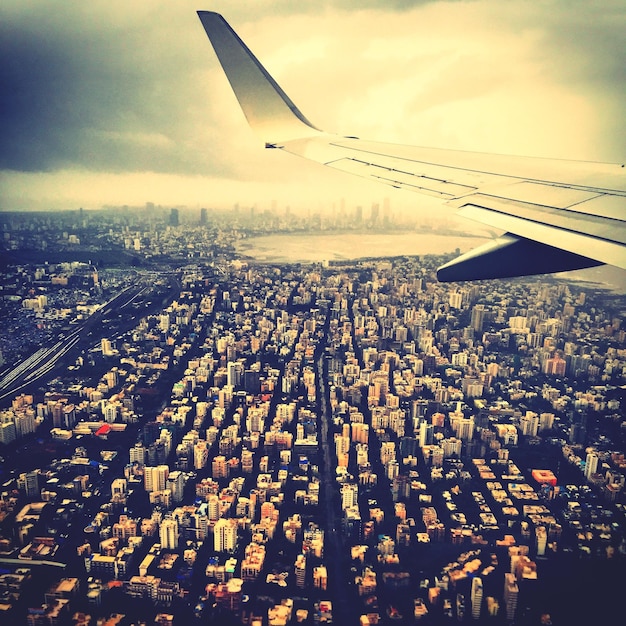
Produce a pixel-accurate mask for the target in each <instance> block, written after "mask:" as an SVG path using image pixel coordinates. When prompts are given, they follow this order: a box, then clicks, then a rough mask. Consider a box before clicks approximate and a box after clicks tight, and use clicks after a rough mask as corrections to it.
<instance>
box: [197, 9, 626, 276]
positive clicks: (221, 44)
mask: <svg viewBox="0 0 626 626" xmlns="http://www.w3.org/2000/svg"><path fill="white" fill-rule="evenodd" d="M198 15H199V17H200V20H201V22H202V25H203V26H204V29H205V31H206V33H207V35H208V37H209V39H210V41H211V43H212V45H213V48H214V49H215V52H216V54H217V57H218V59H219V61H220V63H221V65H222V68H223V69H224V72H225V74H226V76H227V78H228V80H229V82H230V84H231V87H232V88H233V91H234V92H235V95H236V97H237V99H238V101H239V104H240V105H241V108H242V110H243V112H244V114H245V116H246V118H247V120H248V122H249V124H250V126H251V127H252V128H253V130H254V131H256V132H257V133H259V134H260V136H261V137H262V139H263V140H264V141H265V145H266V147H268V148H278V149H282V150H284V151H286V152H290V153H292V154H296V155H298V156H301V157H304V158H307V159H310V160H312V161H316V162H318V163H322V164H323V165H326V166H329V167H332V168H334V169H338V170H341V171H344V172H347V173H350V174H355V175H358V176H362V177H365V178H369V179H372V180H375V181H377V182H381V183H384V184H387V185H391V186H392V187H396V188H402V189H407V190H409V191H414V192H417V193H422V194H427V195H430V196H435V197H438V198H440V199H441V200H442V201H443V202H445V203H447V204H450V205H452V206H455V207H457V208H458V210H459V213H460V214H461V215H463V216H465V217H468V218H470V219H473V220H476V221H478V222H481V223H483V224H487V225H489V226H492V227H496V228H498V229H500V230H503V231H505V233H506V234H505V235H503V236H502V237H499V238H497V239H495V240H493V241H490V242H489V243H487V244H486V245H484V246H481V247H479V248H476V249H474V250H472V251H471V252H469V253H467V254H464V255H462V256H460V257H458V258H456V259H454V260H453V261H451V262H450V263H447V264H446V265H444V266H442V267H440V268H439V269H438V271H437V277H438V278H439V280H441V281H455V280H475V279H486V278H505V277H512V276H527V275H531V274H541V273H551V272H559V271H565V270H571V269H581V268H585V267H593V266H596V265H602V264H605V263H606V264H610V265H615V266H617V267H620V268H622V269H626V220H625V219H624V217H625V213H626V212H625V210H624V208H625V205H626V172H625V170H624V167H623V166H622V165H617V164H601V163H586V162H580V161H564V160H561V161H558V160H551V159H533V158H526V157H515V156H505V155H493V154H482V153H474V152H463V151H455V150H443V149H437V148H421V147H417V146H403V145H397V144H385V143H378V142H370V141H362V140H360V139H357V138H354V137H341V136H338V135H333V134H329V133H326V132H323V131H321V130H320V129H318V128H316V127H315V126H314V125H313V124H312V123H311V122H309V120H308V119H307V118H306V117H305V116H304V115H303V114H302V112H301V111H300V110H299V109H298V107H297V106H296V105H295V104H294V103H293V102H292V101H291V99H290V98H289V97H288V96H287V94H286V93H285V92H284V91H283V90H282V89H281V88H280V86H279V85H278V83H276V81H275V80H274V79H273V78H272V77H271V76H270V74H269V73H268V72H267V70H266V69H265V68H264V67H263V66H262V65H261V63H260V62H259V61H258V59H257V58H256V57H255V56H254V55H253V54H252V52H251V51H250V50H249V49H248V47H247V46H246V45H245V44H244V43H243V41H242V40H241V39H240V38H239V36H238V35H237V34H236V33H235V31H234V30H233V29H232V28H231V27H230V26H229V25H228V23H227V22H226V20H225V19H224V18H223V17H222V16H221V15H219V14H218V13H214V12H211V11H199V12H198Z"/></svg>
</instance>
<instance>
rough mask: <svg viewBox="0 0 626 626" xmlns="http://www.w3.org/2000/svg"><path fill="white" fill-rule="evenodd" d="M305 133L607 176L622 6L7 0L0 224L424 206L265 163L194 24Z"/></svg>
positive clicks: (280, 159)
mask: <svg viewBox="0 0 626 626" xmlns="http://www.w3.org/2000/svg"><path fill="white" fill-rule="evenodd" d="M198 9H208V10H216V11H218V12H221V13H222V14H223V15H224V16H225V17H226V19H227V21H228V22H229V23H230V24H231V26H233V28H234V29H235V30H236V31H237V32H238V33H239V35H240V36H241V37H242V38H243V39H244V41H245V42H246V43H247V44H248V46H249V47H250V48H251V49H252V51H253V52H254V53H255V54H256V56H257V57H258V58H259V59H260V61H261V62H262V63H263V64H264V65H265V67H266V68H267V69H268V70H269V71H270V73H271V74H272V75H273V76H274V77H275V78H276V79H277V81H278V82H279V83H280V84H281V86H282V87H283V89H284V90H285V91H286V92H287V94H289V96H290V97H291V99H292V100H293V101H294V102H295V103H296V104H297V105H298V106H299V108H300V109H301V110H302V111H303V113H304V114H305V115H306V116H307V117H308V119H310V120H311V121H312V122H313V123H314V124H315V125H316V126H318V127H321V128H324V129H325V130H328V131H332V132H339V133H341V134H349V135H358V136H359V137H362V138H367V139H376V140H381V141H390V142H401V143H409V144H415V145H423V146H440V147H448V148H460V149H466V150H478V151H490V152H500V153H508V154H523V155H537V156H554V157H564V158H575V159H585V160H597V161H610V162H615V161H620V162H621V161H622V160H623V159H624V158H625V155H626V150H625V148H626V135H625V132H624V120H625V119H626V115H625V114H626V111H625V108H626V104H625V103H626V98H625V97H624V85H626V80H625V78H626V77H625V73H626V62H625V60H626V59H625V55H624V41H623V37H624V33H625V32H626V3H625V2H624V0H603V2H602V3H600V4H596V3H591V2H588V1H586V0H585V1H578V0H552V1H550V0H546V1H535V2H531V1H521V0H507V1H506V2H503V1H502V0H482V1H476V2H473V1H457V2H440V1H433V2H429V1H426V0H421V1H419V0H416V1H413V2H411V1H408V0H407V1H401V0H397V1H395V2H394V1H389V0H386V1H380V2H378V1H374V0H369V1H363V0H359V1H356V0H354V1H353V0H335V1H331V0H329V1H326V2H324V1H321V0H317V1H313V0H306V1H302V0H301V1H299V2H291V1H289V0H282V1H281V0H278V1H276V0H275V1H272V0H241V1H236V2H233V1H232V0H229V1H227V0H216V1H213V2H206V3H204V4H202V3H199V2H198V0H194V2H191V1H190V0H176V1H175V2H174V1H172V0H167V1H165V0H162V1H160V0H150V1H142V0H133V2H129V1H128V0H119V1H118V0H106V1H101V0H90V1H89V2H85V1H84V0H64V1H63V2H53V3H52V2H49V1H45V0H39V1H37V0H2V2H1V3H0V58H1V59H2V62H1V63H0V210H14V209H45V208H54V209H75V208H77V207H79V206H83V207H85V208H99V207H100V206H102V205H109V204H129V205H143V204H145V202H147V201H151V202H154V203H156V204H162V205H166V206H168V205H171V206H173V205H189V206H192V207H194V206H207V207H228V206H232V205H233V204H234V203H235V202H239V203H241V204H244V205H245V204H250V205H251V204H254V203H256V204H257V205H258V206H260V207H263V206H269V205H270V203H271V202H272V201H276V202H277V203H278V206H281V205H285V204H290V205H291V207H292V208H297V207H299V206H309V207H311V206H321V205H322V204H326V205H328V204H330V203H331V202H333V201H336V200H337V199H339V198H341V197H344V198H346V199H347V200H348V201H349V202H355V203H356V202H360V203H368V202H372V201H379V200H380V199H381V198H383V197H385V196H388V197H391V201H392V205H393V204H394V203H396V205H398V204H414V205H416V206H419V204H420V202H421V199H420V197H419V196H413V195H412V194H410V193H407V192H404V193H402V192H396V191H394V190H391V189H388V188H386V187H379V186H376V185H374V184H373V183H369V182H366V181H363V180H361V179H358V178H353V177H350V176H348V175H345V174H340V173H338V172H333V171H330V170H327V168H323V167H322V166H319V165H316V164H314V163H308V162H306V161H302V160H301V159H298V158H297V157H293V156H289V155H286V154H282V153H280V152H279V151H272V150H269V151H267V150H264V149H263V147H262V144H261V143H260V141H259V139H258V138H257V137H256V136H255V135H254V134H253V133H252V131H251V130H250V129H249V127H248V126H247V123H246V122H245V119H244V117H243V114H242V113H241V111H240V109H239V107H238V105H237V103H236V100H235V98H234V96H233V94H232V92H231V90H230V87H229V86H228V83H227V81H226V78H225V77H224V75H223V73H222V71H221V69H220V68H219V65H218V62H217V59H216V57H215V54H214V52H213V49H212V47H211V45H210V43H209V41H208V39H207V37H206V35H205V33H204V30H203V28H202V25H201V24H200V21H199V19H198V17H197V15H196V10H198Z"/></svg>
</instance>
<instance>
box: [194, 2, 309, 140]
mask: <svg viewBox="0 0 626 626" xmlns="http://www.w3.org/2000/svg"><path fill="white" fill-rule="evenodd" d="M198 17H199V18H200V21H201V22H202V25H203V26H204V30H205V31H206V34H207V35H208V37H209V40H210V41H211V44H212V45H213V48H214V49H215V53H216V54H217V58H218V59H219V61H220V63H221V65H222V68H223V69H224V72H225V73H226V76H227V78H228V81H229V82H230V85H231V87H232V88H233V91H234V92H235V96H237V100H238V101H239V104H240V105H241V108H242V109H243V112H244V115H245V116H246V119H247V120H248V123H249V124H250V126H251V127H252V129H253V130H254V131H255V132H257V133H258V134H259V135H260V136H261V137H262V139H263V140H264V141H265V143H266V145H268V146H276V144H280V143H282V142H285V141H289V140H291V139H301V138H304V137H310V136H313V135H317V134H319V133H320V132H321V131H320V130H319V129H317V128H315V126H313V124H311V122H309V120H307V118H306V117H305V116H304V115H303V114H302V113H301V112H300V110H299V109H298V107H297V106H296V105H295V104H294V103H293V102H292V101H291V99H290V98H289V96H288V95H287V94H286V93H285V92H284V91H283V90H282V89H281V88H280V86H279V85H278V83H277V82H276V81H275V80H274V79H273V78H272V77H271V76H270V74H269V73H268V72H267V70H266V69H265V68H264V67H263V66H262V65H261V63H260V62H259V60H258V59H257V58H256V57H255V56H254V54H252V52H251V51H250V50H249V48H248V47H247V46H246V44H245V43H244V42H243V41H242V40H241V39H240V38H239V36H238V35H237V33H236V32H235V31H234V30H233V29H232V28H231V27H230V26H229V24H228V22H226V20H225V19H224V18H223V17H222V16H221V15H220V14H219V13H215V12H213V11H198Z"/></svg>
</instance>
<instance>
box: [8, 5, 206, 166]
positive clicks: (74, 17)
mask: <svg viewBox="0 0 626 626" xmlns="http://www.w3.org/2000/svg"><path fill="white" fill-rule="evenodd" d="M64 6H65V7H69V6H70V5H69V4H66V5H64ZM124 16H125V17H126V18H129V19H127V20H125V21H121V20H119V21H118V20H116V19H114V17H115V14H114V12H111V13H110V14H107V13H106V12H103V11H92V12H90V11H89V10H88V9H80V8H77V7H76V6H74V7H73V8H72V9H71V10H69V9H68V8H66V9H64V10H63V9H62V10H60V11H59V10H55V11H54V12H52V11H50V12H43V11H42V12H40V13H39V14H38V15H37V17H36V19H35V12H34V11H32V10H31V11H30V12H29V11H24V12H22V13H18V14H15V13H14V14H13V15H6V14H5V15H4V16H3V17H5V18H7V17H8V18H9V19H2V17H0V57H1V58H2V59H3V63H2V64H0V136H2V147H1V148H0V168H2V169H12V170H20V171H50V170H55V169H60V168H67V167H70V168H72V167H83V168H87V169H92V170H107V171H129V170H130V171H142V170H152V171H157V172H158V171H163V172H165V171H167V172H189V173H199V171H201V170H203V169H204V170H205V172H203V173H206V170H207V169H208V168H209V167H210V163H211V162H212V159H210V156H211V154H210V153H211V141H210V138H211V129H210V128H205V129H197V128H196V129H192V128H190V124H191V123H192V119H190V117H189V116H188V113H189V111H190V110H195V111H199V110H200V109H203V110H204V111H205V112H206V114H207V117H208V116H209V114H210V110H211V104H212V103H211V101H210V99H209V101H208V102H207V98H206V92H205V91H200V90H199V89H197V84H198V82H200V79H201V72H202V69H201V68H203V62H204V68H203V69H204V70H206V67H207V66H208V64H207V63H206V60H207V59H208V58H209V52H210V49H208V48H206V49H205V56H204V58H202V57H199V56H194V55H192V54H190V53H189V50H190V47H189V46H186V44H185V42H184V41H181V40H180V36H179V33H180V32H189V29H191V28H194V27H195V28H196V29H197V30H198V32H199V26H198V24H197V19H196V17H195V15H194V14H193V13H192V12H190V13H189V15H188V16H187V15H185V18H188V22H189V24H188V25H187V24H179V25H176V24H173V23H171V21H168V20H163V19H161V20H159V22H158V24H157V25H156V28H155V21H154V18H153V17H152V18H150V16H148V15H145V14H144V13H142V12H139V13H135V14H132V12H130V15H129V14H124ZM183 29H184V30H183ZM191 32H194V31H191ZM191 48H193V46H191ZM194 79H195V80H194ZM196 81H197V82H196ZM201 139H204V140H205V141H202V142H201V143H202V144H203V146H204V147H203V148H202V149H203V150H204V151H205V152H206V153H207V158H206V159H204V161H200V160H198V158H197V153H198V149H199V145H198V144H199V143H200V140H201ZM198 163H200V165H198ZM202 163H204V165H202Z"/></svg>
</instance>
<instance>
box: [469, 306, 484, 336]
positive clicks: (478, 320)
mask: <svg viewBox="0 0 626 626" xmlns="http://www.w3.org/2000/svg"><path fill="white" fill-rule="evenodd" d="M484 322H485V307H484V305H482V304H477V305H476V306H475V307H474V308H473V309H472V319H471V322H470V326H471V327H472V329H473V330H474V331H475V332H481V331H482V330H483V324H484Z"/></svg>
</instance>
